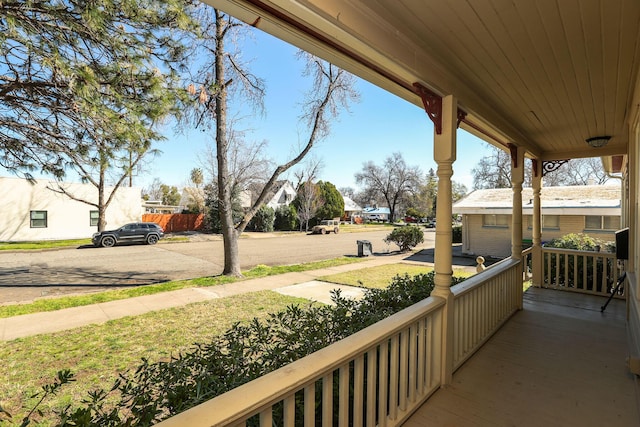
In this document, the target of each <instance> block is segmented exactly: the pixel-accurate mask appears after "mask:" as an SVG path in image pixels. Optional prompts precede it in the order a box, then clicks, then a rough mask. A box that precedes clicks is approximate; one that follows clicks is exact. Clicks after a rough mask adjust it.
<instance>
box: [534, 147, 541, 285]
mask: <svg viewBox="0 0 640 427" xmlns="http://www.w3.org/2000/svg"><path fill="white" fill-rule="evenodd" d="M532 163H533V171H532V172H533V173H532V186H533V213H532V215H533V227H532V228H533V230H532V236H531V237H532V239H531V240H532V242H533V247H532V251H531V269H532V271H531V273H532V276H531V281H532V284H533V286H535V287H536V288H540V287H541V286H542V207H541V206H542V205H541V204H540V192H541V190H542V161H540V160H537V161H536V160H535V159H534V161H533V162H532Z"/></svg>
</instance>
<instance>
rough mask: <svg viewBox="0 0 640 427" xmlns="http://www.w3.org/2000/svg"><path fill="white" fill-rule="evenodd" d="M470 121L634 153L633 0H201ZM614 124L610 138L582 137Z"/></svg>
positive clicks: (545, 141) (532, 149) (561, 149)
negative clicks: (421, 90)
mask: <svg viewBox="0 0 640 427" xmlns="http://www.w3.org/2000/svg"><path fill="white" fill-rule="evenodd" d="M204 1H205V2H207V3H209V4H211V5H214V6H216V7H219V8H220V9H221V10H223V11H225V12H227V13H229V14H231V15H234V16H236V17H238V18H240V19H242V20H244V21H245V22H248V23H251V24H252V25H254V26H256V27H258V28H261V29H263V30H265V31H267V32H270V33H272V34H274V35H275V36H277V37H280V38H281V39H283V40H286V41H288V42H290V43H292V44H294V45H297V46H299V47H301V48H304V49H305V50H308V51H310V52H312V53H314V54H317V55H319V56H321V57H324V58H325V59H327V60H330V61H332V62H334V63H335V64H337V65H339V66H341V67H343V68H345V69H347V70H349V71H351V72H352V73H354V74H356V75H358V76H360V77H363V78H365V79H367V80H369V81H371V82H373V83H374V84H376V85H378V86H381V87H383V88H385V89H387V90H389V91H391V92H393V93H395V94H397V95H399V96H401V97H403V98H405V99H407V100H409V101H410V102H412V103H414V104H416V105H418V106H420V107H422V101H421V100H420V98H419V97H418V96H417V95H416V94H415V93H414V92H413V90H412V85H413V83H415V82H419V83H421V84H423V85H424V86H426V87H428V88H430V89H431V90H433V91H434V92H436V93H438V94H440V95H447V94H454V95H455V96H456V97H457V98H458V100H459V104H460V106H461V108H462V109H464V110H465V111H466V112H467V113H468V116H467V119H466V122H465V123H463V124H462V127H463V128H465V129H467V130H468V131H470V132H472V133H474V134H476V135H478V136H480V137H481V138H483V139H485V140H487V141H489V142H491V143H493V144H496V145H504V144H507V143H509V142H513V143H516V144H517V145H521V146H524V147H526V149H527V151H528V153H529V155H533V156H537V157H539V158H540V159H542V160H552V159H563V158H576V157H595V156H605V155H615V154H626V153H627V143H628V139H629V137H628V128H627V123H628V121H629V119H630V117H631V115H633V114H638V113H637V111H638V103H639V102H640V95H638V93H637V92H634V91H638V90H639V89H638V75H639V74H638V71H639V69H640V2H638V1H637V0H614V1H610V0H544V1H528V0H519V1H518V0H516V1H513V0H473V1H471V0H448V1H439V0H393V1H391V0H204ZM599 135H610V136H611V137H612V138H611V140H610V141H609V143H608V145H607V146H605V147H604V148H599V149H594V148H590V147H588V146H587V144H586V143H585V139H587V138H590V137H593V136H599Z"/></svg>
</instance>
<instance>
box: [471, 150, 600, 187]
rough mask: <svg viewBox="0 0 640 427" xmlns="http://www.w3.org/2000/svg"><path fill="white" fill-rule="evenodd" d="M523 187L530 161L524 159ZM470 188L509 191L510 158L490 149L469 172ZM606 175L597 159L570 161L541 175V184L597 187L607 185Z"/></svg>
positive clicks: (529, 184)
mask: <svg viewBox="0 0 640 427" xmlns="http://www.w3.org/2000/svg"><path fill="white" fill-rule="evenodd" d="M525 165H526V167H525V179H524V186H525V187H527V186H531V172H532V169H531V161H530V160H529V159H525ZM472 173H473V188H474V189H481V188H509V187H511V157H510V156H509V153H507V152H506V151H504V150H501V149H499V148H497V147H494V146H491V152H490V154H489V155H488V156H485V157H483V158H481V159H480V161H479V162H478V165H477V166H476V167H475V168H473V169H472ZM608 179H609V177H608V176H607V174H606V172H605V170H604V168H603V167H602V163H601V161H600V159H599V158H584V159H571V160H569V161H568V162H567V163H565V164H563V165H561V166H560V167H558V168H557V169H555V170H554V171H551V172H547V173H546V174H545V176H544V185H545V186H547V187H555V186H560V185H588V184H590V183H593V184H596V185H601V184H604V183H605V182H607V180H608Z"/></svg>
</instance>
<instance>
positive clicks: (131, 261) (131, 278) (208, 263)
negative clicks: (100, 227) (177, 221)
mask: <svg viewBox="0 0 640 427" xmlns="http://www.w3.org/2000/svg"><path fill="white" fill-rule="evenodd" d="M388 233H389V230H386V231H369V232H360V233H338V234H328V235H307V234H302V233H293V234H279V233H272V234H266V235H265V234H260V233H247V234H246V237H245V235H243V237H242V238H241V239H240V241H239V251H240V265H241V268H242V269H243V270H248V269H250V268H252V267H255V266H256V265H259V264H265V265H288V264H298V263H302V262H310V261H318V260H323V259H330V258H335V257H339V256H356V255H357V252H358V251H357V249H358V247H357V243H356V241H357V240H369V241H370V242H371V243H372V246H373V252H374V254H385V253H390V252H393V251H396V250H397V247H396V246H395V245H393V244H391V245H387V244H386V243H384V242H383V239H384V237H385V236H386V235H387V234H388ZM434 238H435V233H434V232H433V231H432V230H427V231H426V232H425V243H424V244H423V245H422V246H421V247H423V248H430V247H433V242H434ZM223 254H224V248H223V244H222V240H221V239H220V238H219V236H202V235H201V236H197V237H195V238H193V239H192V240H190V241H189V242H179V243H161V244H158V245H155V246H146V245H135V246H117V247H114V248H94V247H80V248H73V249H60V250H50V251H21V252H0V304H1V303H11V302H21V301H30V300H33V299H35V298H39V297H46V296H60V295H67V294H77V293H87V292H99V291H104V290H107V289H119V288H125V287H132V286H141V285H146V284H151V283H159V282H165V281H169V280H180V279H190V278H195V277H204V276H215V275H219V274H221V273H222V269H223V264H224V259H223Z"/></svg>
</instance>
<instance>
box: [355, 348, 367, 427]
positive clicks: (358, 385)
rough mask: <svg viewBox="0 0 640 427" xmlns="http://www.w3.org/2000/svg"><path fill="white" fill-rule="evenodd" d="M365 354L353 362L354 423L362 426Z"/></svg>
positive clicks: (356, 426)
mask: <svg viewBox="0 0 640 427" xmlns="http://www.w3.org/2000/svg"><path fill="white" fill-rule="evenodd" d="M364 393H365V391H364V355H360V356H358V357H356V359H355V361H354V362H353V425H354V426H355V427H362V425H363V419H362V418H363V411H364Z"/></svg>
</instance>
